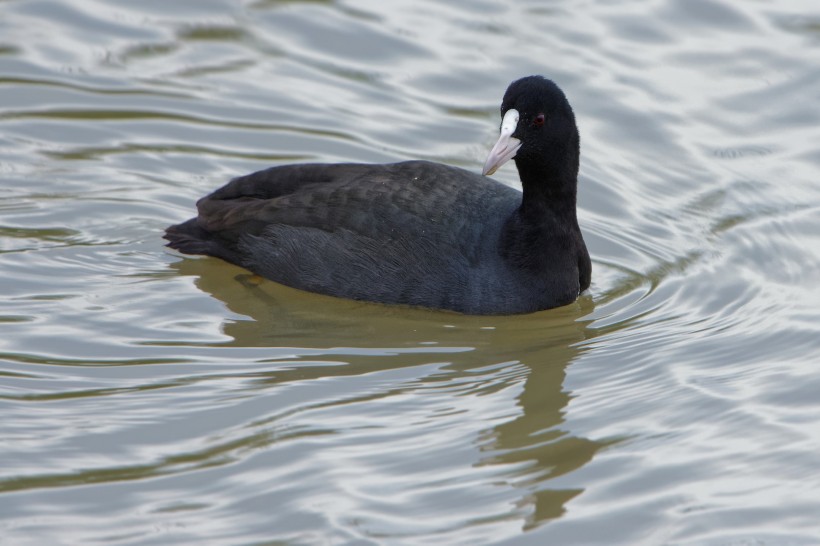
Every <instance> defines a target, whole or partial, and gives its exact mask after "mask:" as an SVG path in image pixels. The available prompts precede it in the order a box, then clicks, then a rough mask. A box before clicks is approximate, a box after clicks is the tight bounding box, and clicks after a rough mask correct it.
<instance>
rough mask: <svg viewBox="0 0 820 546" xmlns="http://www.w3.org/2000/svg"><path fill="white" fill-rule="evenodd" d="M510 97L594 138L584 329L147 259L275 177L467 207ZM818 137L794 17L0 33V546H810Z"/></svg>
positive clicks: (19, 21)
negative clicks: (212, 208)
mask: <svg viewBox="0 0 820 546" xmlns="http://www.w3.org/2000/svg"><path fill="white" fill-rule="evenodd" d="M532 73H540V74H544V75H547V76H549V77H551V78H553V79H554V80H556V81H557V82H558V83H559V84H560V85H561V86H562V87H563V88H564V90H565V91H566V93H567V95H568V97H569V99H570V101H571V102H572V104H573V106H574V108H575V111H576V115H577V118H578V122H579V126H580V131H581V141H582V160H581V180H580V188H579V216H580V221H581V225H582V229H583V231H584V234H585V237H586V240H587V243H588V246H589V249H590V252H591V254H592V256H593V267H594V272H593V285H592V288H591V290H590V291H589V292H588V293H586V294H584V295H583V296H582V297H581V298H580V299H579V300H578V302H576V303H575V304H573V305H570V306H567V307H564V308H560V309H554V310H551V311H546V312H542V313H537V314H534V315H528V316H519V317H464V316H460V315H455V314H450V313H442V312H433V311H424V310H416V309H404V308H390V307H382V306H378V305H371V304H363V303H355V302H348V301H340V300H336V299H333V298H327V297H322V296H317V295H311V294H305V293H301V292H299V291H296V290H292V289H289V288H285V287H282V286H278V285H275V284H273V283H271V282H263V283H262V284H256V283H254V282H249V281H248V279H247V277H246V276H243V275H246V273H247V272H245V271H244V270H241V269H239V268H236V267H233V266H231V265H228V264H226V263H223V262H221V261H219V260H215V259H196V258H190V257H186V258H182V257H181V256H179V255H175V254H173V253H171V252H169V251H166V250H165V249H164V247H163V241H162V240H161V238H160V236H161V233H162V230H163V229H164V227H165V226H167V225H168V224H171V223H175V222H178V221H181V220H183V219H186V218H188V217H190V216H191V215H192V213H193V210H194V202H195V200H196V199H197V198H198V197H199V196H201V195H203V194H205V193H207V192H209V191H210V190H212V189H214V188H216V187H217V186H219V185H221V184H222V183H224V181H226V180H227V179H229V178H230V177H232V176H236V175H239V174H243V173H246V172H250V171H253V170H256V169H259V168H262V167H266V166H269V165H272V164H282V163H287V162H294V161H313V160H316V161H374V162H383V161H395V160H403V159H409V158H426V159H431V160H435V161H440V162H444V163H448V164H453V165H458V166H462V167H465V168H467V169H470V170H474V171H479V170H480V166H481V163H482V162H483V159H484V157H485V154H486V151H487V149H488V148H489V147H490V146H491V145H492V143H493V142H494V140H495V137H496V134H497V127H498V122H499V120H498V104H499V102H500V98H501V95H502V93H503V91H504V89H505V87H506V85H507V84H508V83H509V82H510V81H512V80H513V79H515V78H517V77H520V76H523V75H527V74H532ZM818 105H820V5H818V3H817V2H815V1H813V0H812V1H809V0H805V1H802V2H801V1H796V0H794V1H789V0H784V1H766V0H757V1H748V2H730V1H728V0H725V1H716V0H645V1H627V0H622V1H609V2H592V1H588V2H585V1H574V2H573V1H569V0H564V1H561V0H556V1H551V2H540V1H535V0H533V1H529V2H512V1H509V2H491V1H488V0H469V1H459V2H456V1H449V2H440V1H432V0H412V1H410V0H390V1H389V2H386V1H382V0H379V1H377V0H349V1H336V2H333V1H305V2H300V1H286V0H281V1H276V0H257V1H245V2H234V1H231V0H207V1H196V2H194V1H178V2H175V1H156V0H141V1H139V2H135V1H131V0H96V1H95V0H6V1H2V2H0V188H2V192H0V252H1V253H2V255H0V333H1V335H0V415H2V418H0V438H2V442H1V443H0V537H2V538H0V542H3V543H6V542H7V543H8V544H15V545H20V544H38V545H40V544H169V543H192V544H193V543H196V544H226V545H228V544H231V545H233V544H294V545H303V544H305V545H306V544H526V545H545V544H560V545H580V544H583V545H587V544H590V545H596V544H602V545H603V544H619V545H620V544H624V545H667V544H668V545H710V546H711V545H727V546H728V545H732V546H737V545H817V544H820V371H818V370H819V369H818V366H819V365H820V107H819V106H818ZM496 176H497V177H499V178H500V179H501V180H503V181H505V182H507V183H511V184H515V183H516V173H515V170H514V169H513V168H511V167H505V168H504V169H502V171H501V172H499V173H498V174H497V175H496Z"/></svg>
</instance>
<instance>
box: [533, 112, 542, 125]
mask: <svg viewBox="0 0 820 546" xmlns="http://www.w3.org/2000/svg"><path fill="white" fill-rule="evenodd" d="M532 124H533V125H535V126H536V127H542V126H543V125H544V114H538V115H537V116H535V117H534V118H532Z"/></svg>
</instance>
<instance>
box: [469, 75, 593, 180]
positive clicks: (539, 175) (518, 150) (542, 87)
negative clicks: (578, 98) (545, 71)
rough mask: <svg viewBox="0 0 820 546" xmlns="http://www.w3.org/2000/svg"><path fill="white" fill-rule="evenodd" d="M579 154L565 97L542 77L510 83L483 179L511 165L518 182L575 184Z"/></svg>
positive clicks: (576, 128)
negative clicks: (496, 138) (498, 132)
mask: <svg viewBox="0 0 820 546" xmlns="http://www.w3.org/2000/svg"><path fill="white" fill-rule="evenodd" d="M579 153H580V147H579V138H578V127H577V126H576V125H575V115H574V114H573V113H572V108H571V107H570V105H569V102H567V98H566V97H565V96H564V92H563V91H561V89H560V88H559V87H558V86H557V85H555V83H553V82H552V81H550V80H548V79H546V78H544V77H542V76H528V77H526V78H521V79H520V80H517V81H514V82H513V83H511V84H510V86H509V87H508V88H507V92H506V93H504V100H503V101H502V103H501V135H500V136H499V138H498V142H496V144H495V146H494V147H493V149H492V151H491V152H490V155H489V157H488V158H487V162H486V163H485V164H484V174H485V175H491V174H493V173H494V172H495V171H496V170H497V169H498V168H499V167H500V166H501V165H503V164H504V163H506V162H507V161H509V160H510V159H513V158H514V159H515V163H516V166H517V167H518V172H519V174H520V176H521V181H522V183H524V184H527V183H528V181H532V182H533V183H544V181H545V179H546V181H549V180H555V181H556V182H557V181H560V182H563V183H573V184H574V183H575V180H576V179H577V176H578V156H579Z"/></svg>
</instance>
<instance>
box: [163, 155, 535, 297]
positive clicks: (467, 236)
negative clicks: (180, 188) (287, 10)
mask: <svg viewBox="0 0 820 546" xmlns="http://www.w3.org/2000/svg"><path fill="white" fill-rule="evenodd" d="M518 202H520V193H518V192H516V191H515V190H512V189H510V188H506V187H504V186H502V185H500V184H498V183H496V182H493V181H490V180H488V179H486V178H484V177H481V176H478V175H475V174H472V173H469V172H467V171H464V170H461V169H456V168H452V167H447V166H444V165H440V164H434V163H429V162H424V161H411V162H403V163H396V164H390V165H357V164H343V165H294V166H284V167H275V168H272V169H268V170H266V171H260V172H258V173H254V174H251V175H248V176H245V177H241V178H237V179H235V180H233V181H231V182H230V183H229V184H227V185H226V186H224V187H223V188H221V189H219V190H217V191H215V192H214V193H212V194H211V195H209V196H207V197H205V198H203V199H202V200H200V201H199V203H198V204H197V207H198V209H199V216H198V217H197V218H196V219H193V220H190V221H189V222H186V223H184V224H180V225H179V226H174V227H172V228H170V229H169V230H168V232H167V235H166V237H167V238H169V240H170V241H171V244H170V246H172V247H173V248H176V249H178V250H180V251H182V252H188V253H201V254H209V255H213V256H217V257H220V258H223V259H226V260H228V261H230V262H233V263H235V264H237V265H240V266H242V267H245V268H247V269H250V270H251V271H254V272H255V273H257V274H260V275H262V276H265V277H268V278H270V279H273V280H276V281H278V282H281V283H283V284H287V285H289V286H294V287H297V288H302V289H305V290H311V291H315V292H321V293H325V294H330V295H334V296H341V297H348V298H355V299H368V300H375V301H382V302H385V303H409V304H413V305H425V306H431V307H449V308H453V307H454V304H453V302H452V301H450V300H451V299H456V298H463V296H464V291H465V290H467V289H468V287H467V285H468V284H469V277H470V275H471V274H473V273H474V272H475V269H476V268H478V267H482V266H485V265H487V264H492V263H494V260H496V259H497V256H488V254H492V253H493V252H494V251H495V249H496V245H497V240H496V239H497V237H498V233H499V232H500V225H499V222H500V221H502V220H503V218H505V217H507V216H508V215H509V213H510V212H511V211H512V210H513V208H514V207H515V206H516V205H517V203H518ZM446 303H449V304H447V305H445V304H446Z"/></svg>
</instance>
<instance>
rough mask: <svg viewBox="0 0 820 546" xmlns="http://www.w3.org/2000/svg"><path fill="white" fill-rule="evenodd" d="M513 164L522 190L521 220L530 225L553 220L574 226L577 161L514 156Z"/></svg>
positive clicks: (575, 221) (576, 223)
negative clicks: (551, 160)
mask: <svg viewBox="0 0 820 546" xmlns="http://www.w3.org/2000/svg"><path fill="white" fill-rule="evenodd" d="M570 157H571V156H570ZM576 157H577V156H576ZM515 163H516V167H518V174H519V177H520V179H521V186H522V189H523V196H522V198H521V206H520V208H519V209H518V215H519V218H520V220H521V221H522V222H523V223H525V224H529V225H532V226H537V225H539V224H542V223H544V222H548V223H552V222H555V221H558V222H565V223H567V224H570V225H575V226H577V225H578V221H577V216H576V195H577V190H578V162H577V160H575V161H571V160H569V161H563V162H560V163H559V162H547V161H541V162H534V161H532V160H530V161H526V160H519V159H517V158H516V160H515Z"/></svg>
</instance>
